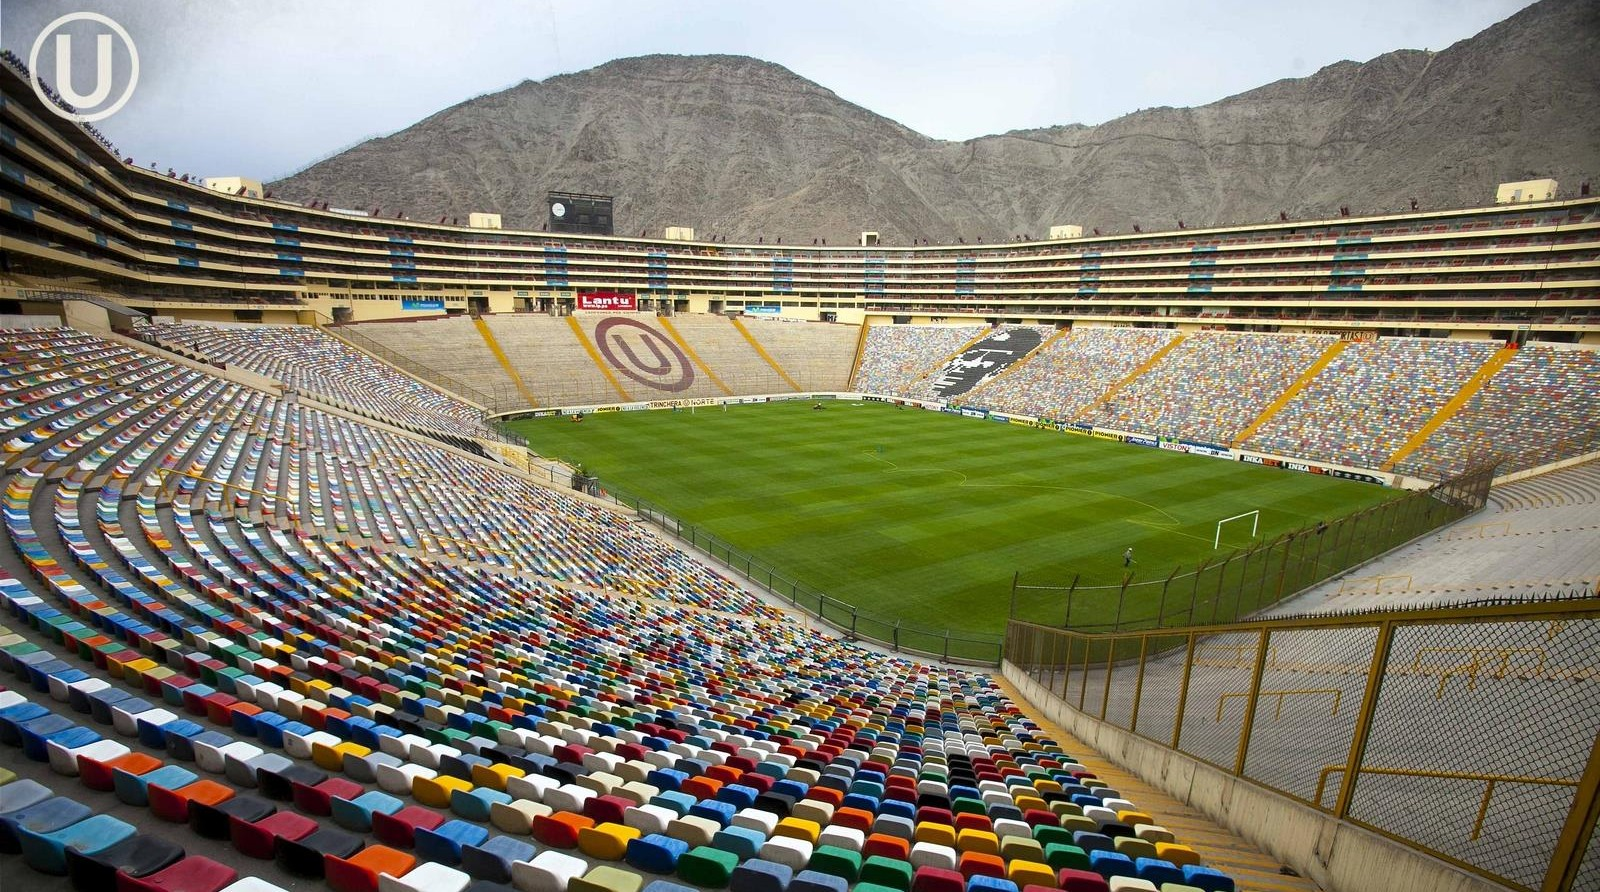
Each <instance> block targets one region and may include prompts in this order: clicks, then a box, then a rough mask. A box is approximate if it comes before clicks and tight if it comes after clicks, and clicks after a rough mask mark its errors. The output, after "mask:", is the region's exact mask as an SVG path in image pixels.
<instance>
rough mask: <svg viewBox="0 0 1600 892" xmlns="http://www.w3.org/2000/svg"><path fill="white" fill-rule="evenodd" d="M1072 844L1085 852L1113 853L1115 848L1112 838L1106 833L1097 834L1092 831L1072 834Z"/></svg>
mask: <svg viewBox="0 0 1600 892" xmlns="http://www.w3.org/2000/svg"><path fill="white" fill-rule="evenodd" d="M1072 844H1073V845H1075V846H1077V847H1078V848H1080V849H1083V850H1084V851H1085V852H1111V851H1115V846H1114V845H1113V844H1112V842H1111V837H1109V836H1107V835H1105V834H1104V833H1095V832H1093V831H1091V830H1078V831H1075V832H1074V833H1073V834H1072Z"/></svg>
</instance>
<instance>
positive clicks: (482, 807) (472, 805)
mask: <svg viewBox="0 0 1600 892" xmlns="http://www.w3.org/2000/svg"><path fill="white" fill-rule="evenodd" d="M510 801H511V794H509V793H502V792H500V791H499V790H492V789H490V788H488V787H473V788H472V789H470V790H451V791H450V810H451V811H453V812H455V813H456V814H458V815H460V816H461V817H463V818H466V819H467V820H469V821H488V820H489V809H490V808H491V807H492V806H493V805H494V804H495V803H496V802H500V803H506V802H510Z"/></svg>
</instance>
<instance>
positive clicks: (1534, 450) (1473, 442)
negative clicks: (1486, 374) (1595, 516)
mask: <svg viewBox="0 0 1600 892" xmlns="http://www.w3.org/2000/svg"><path fill="white" fill-rule="evenodd" d="M1597 407H1600V353H1597V352H1596V351H1595V350H1593V349H1573V348H1561V347H1551V346H1545V345H1539V344H1531V345H1528V346H1524V347H1523V348H1522V349H1520V350H1518V351H1517V354H1516V356H1514V357H1512V358H1511V361H1510V362H1507V363H1506V364H1505V366H1504V367H1502V368H1501V369H1500V370H1499V371H1498V372H1496V373H1495V375H1494V377H1492V378H1490V379H1489V380H1488V381H1487V382H1486V383H1485V384H1484V386H1483V388H1482V389H1481V390H1479V391H1478V392H1477V393H1475V394H1473V395H1472V397H1471V398H1470V399H1468V400H1467V402H1466V404H1465V405H1463V406H1462V407H1461V410H1460V411H1459V412H1457V413H1456V414H1455V415H1454V416H1452V417H1451V418H1450V419H1449V420H1448V421H1446V422H1445V423H1444V424H1443V425H1441V426H1440V427H1439V429H1438V430H1436V431H1434V432H1433V435H1432V436H1430V437H1428V439H1427V441H1426V442H1425V443H1423V444H1422V446H1421V448H1419V449H1418V450H1417V451H1416V452H1414V453H1412V454H1411V455H1410V456H1409V457H1407V458H1406V459H1405V460H1404V461H1402V462H1401V463H1400V464H1399V465H1398V466H1397V467H1396V468H1395V470H1397V471H1400V472H1401V473H1405V474H1414V475H1417V476H1421V477H1426V478H1430V479H1439V478H1443V477H1448V476H1450V475H1452V474H1458V473H1460V472H1462V471H1465V470H1467V468H1468V467H1469V466H1471V465H1473V464H1476V463H1479V462H1483V461H1488V460H1492V459H1500V460H1501V465H1500V469H1499V473H1501V474H1508V473H1511V472H1514V471H1520V470H1523V469H1525V468H1530V467H1534V466H1537V465H1541V464H1546V463H1548V462H1552V461H1558V460H1560V459H1563V458H1571V457H1574V456H1578V455H1585V454H1587V453H1590V452H1594V451H1596V450H1600V411H1597Z"/></svg>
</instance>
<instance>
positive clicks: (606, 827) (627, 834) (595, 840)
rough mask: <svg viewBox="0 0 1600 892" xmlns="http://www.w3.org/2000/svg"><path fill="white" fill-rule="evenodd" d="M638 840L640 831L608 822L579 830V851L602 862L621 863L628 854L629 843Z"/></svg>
mask: <svg viewBox="0 0 1600 892" xmlns="http://www.w3.org/2000/svg"><path fill="white" fill-rule="evenodd" d="M638 838H639V831H638V830H636V829H634V828H632V827H624V826H622V825H621V824H613V823H611V822H609V821H607V822H606V823H604V824H598V825H596V826H594V827H585V828H583V829H582V830H579V831H578V850H579V851H581V852H583V853H584V854H585V855H588V856H589V857H590V858H598V859H599V860H601V861H621V860H622V856H623V855H626V854H627V853H628V841H629V840H631V839H638Z"/></svg>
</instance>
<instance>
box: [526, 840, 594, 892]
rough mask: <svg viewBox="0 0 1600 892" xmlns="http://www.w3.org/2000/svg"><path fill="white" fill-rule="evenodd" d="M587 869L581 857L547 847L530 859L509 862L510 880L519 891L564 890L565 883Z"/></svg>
mask: <svg viewBox="0 0 1600 892" xmlns="http://www.w3.org/2000/svg"><path fill="white" fill-rule="evenodd" d="M588 870H589V865H588V863H587V862H585V861H583V860H582V859H579V858H574V857H572V856H571V855H564V854H562V853H560V852H556V851H551V850H548V849H547V850H545V851H543V852H540V853H539V854H538V855H536V856H534V859H533V860H532V861H513V862H511V882H512V883H513V884H515V885H516V887H517V888H518V889H520V890H521V892H566V889H567V884H568V883H570V882H572V881H573V880H575V879H577V878H578V877H581V876H583V875H584V873H585V872H587V871H588Z"/></svg>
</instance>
